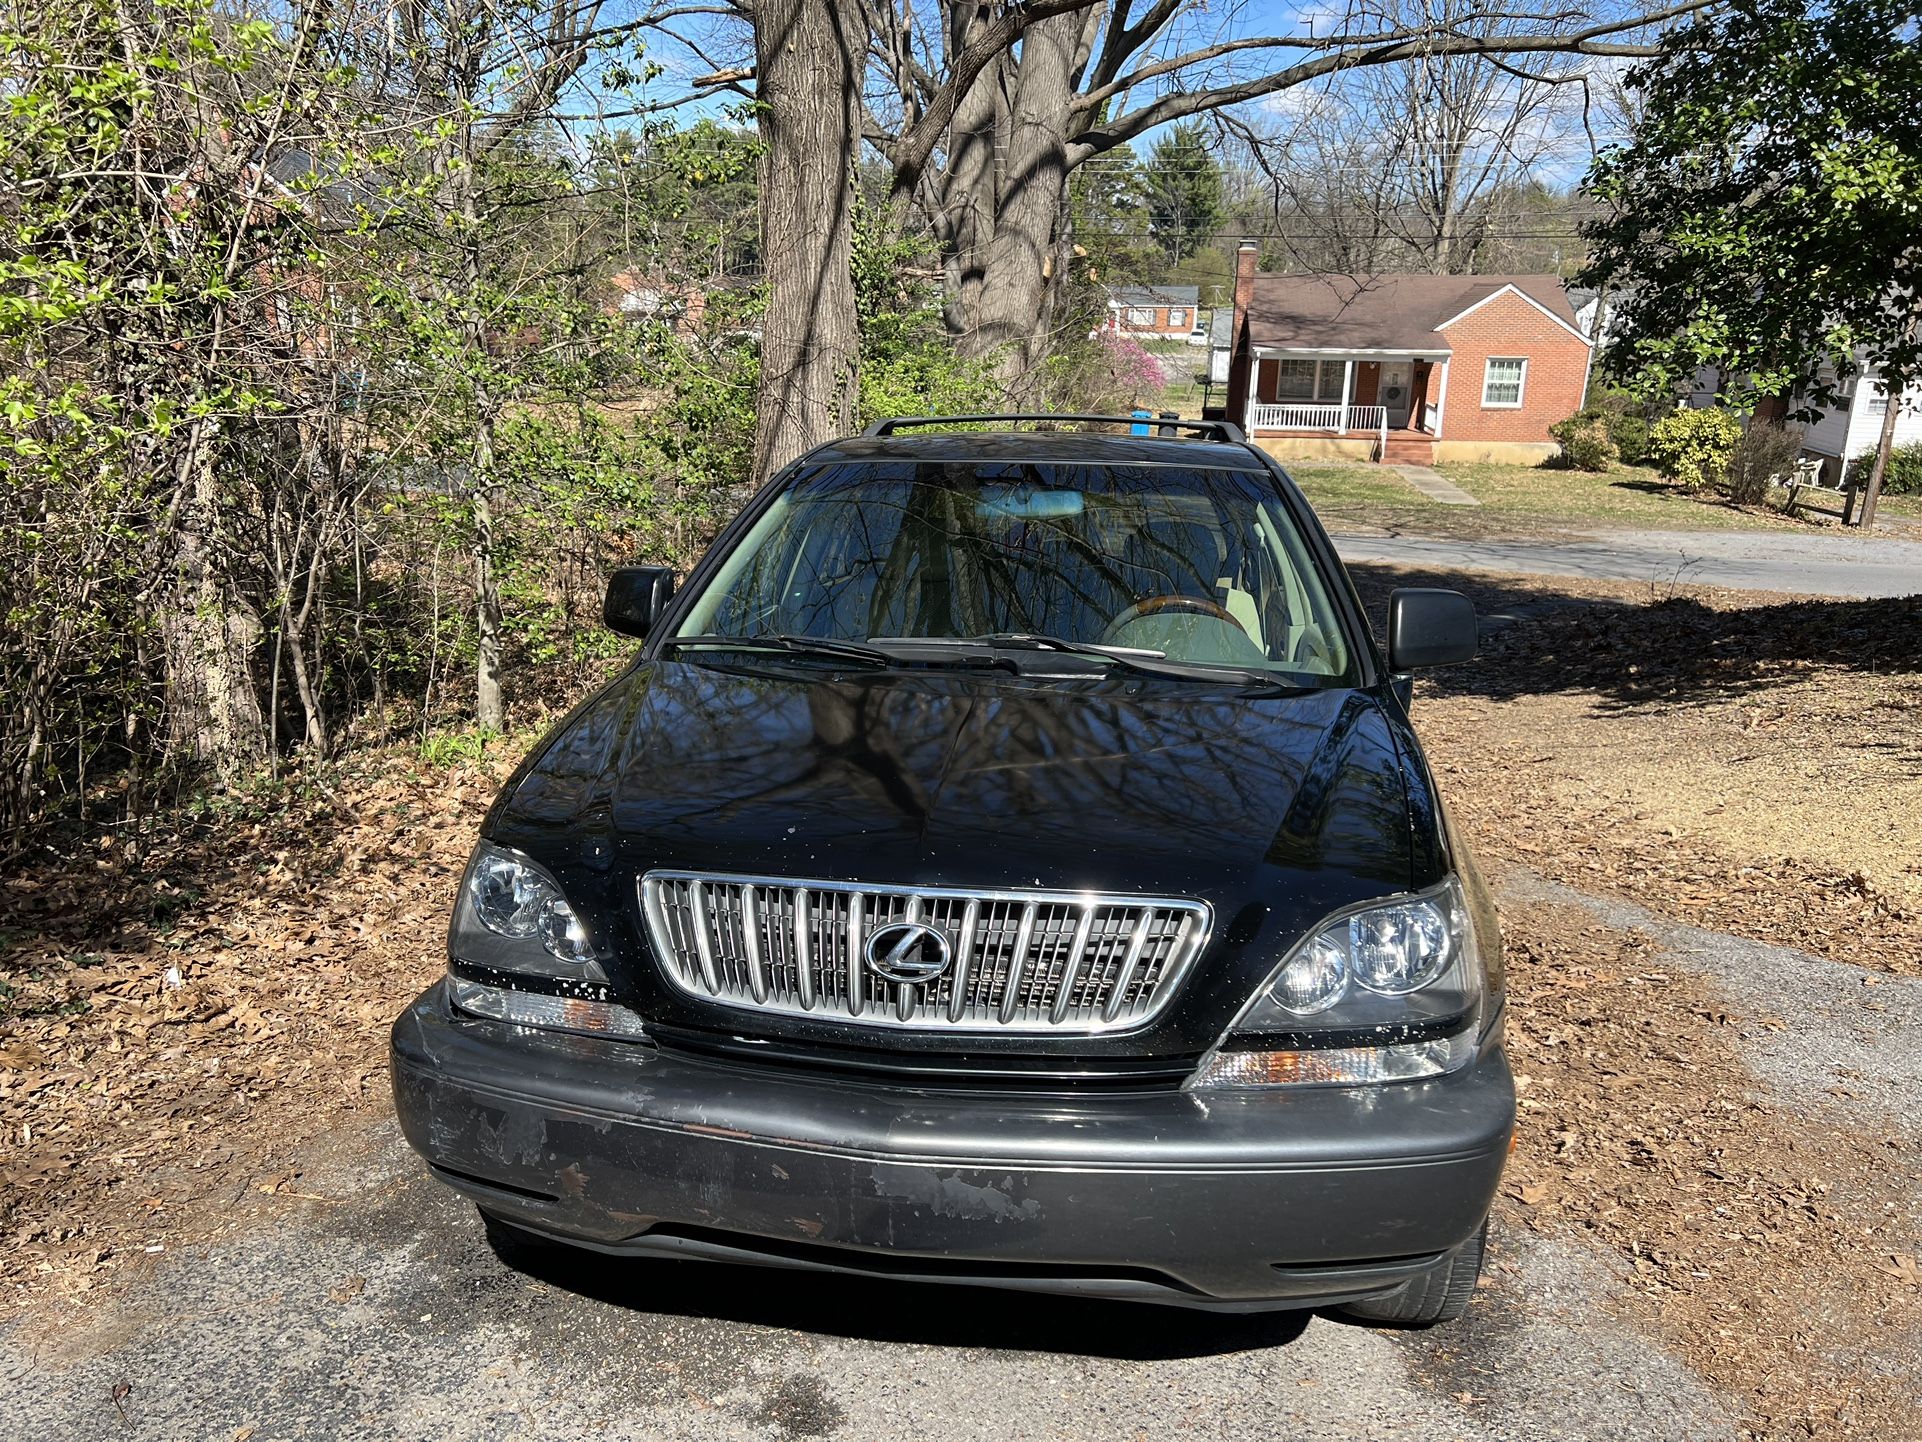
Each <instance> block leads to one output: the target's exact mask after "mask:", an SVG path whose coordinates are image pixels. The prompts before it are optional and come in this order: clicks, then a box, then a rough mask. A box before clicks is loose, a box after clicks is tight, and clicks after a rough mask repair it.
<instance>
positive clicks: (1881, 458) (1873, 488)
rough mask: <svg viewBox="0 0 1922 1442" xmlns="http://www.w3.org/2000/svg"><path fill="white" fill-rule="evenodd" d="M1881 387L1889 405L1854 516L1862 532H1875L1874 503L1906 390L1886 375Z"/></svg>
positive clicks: (1887, 461)
mask: <svg viewBox="0 0 1922 1442" xmlns="http://www.w3.org/2000/svg"><path fill="white" fill-rule="evenodd" d="M1882 384H1883V387H1884V389H1885V390H1886V391H1887V393H1888V397H1889V404H1888V408H1887V409H1886V410H1884V411H1883V412H1882V433H1881V435H1879V436H1878V437H1876V441H1875V464H1874V465H1873V466H1871V467H1869V483H1868V486H1867V487H1866V488H1865V489H1864V490H1863V492H1862V509H1861V510H1860V511H1858V512H1857V513H1856V517H1855V524H1856V525H1858V526H1860V527H1861V528H1862V529H1863V530H1865V531H1872V530H1874V529H1875V503H1876V502H1877V501H1879V500H1881V499H1882V479H1883V477H1884V476H1886V475H1887V474H1888V471H1889V452H1890V451H1892V450H1894V449H1895V419H1896V416H1897V415H1898V414H1900V412H1901V410H1902V395H1903V392H1904V391H1905V390H1906V389H1907V387H1906V386H1905V385H1904V384H1903V383H1902V382H1900V381H1898V380H1897V379H1896V378H1895V377H1893V376H1890V375H1884V376H1883V377H1882Z"/></svg>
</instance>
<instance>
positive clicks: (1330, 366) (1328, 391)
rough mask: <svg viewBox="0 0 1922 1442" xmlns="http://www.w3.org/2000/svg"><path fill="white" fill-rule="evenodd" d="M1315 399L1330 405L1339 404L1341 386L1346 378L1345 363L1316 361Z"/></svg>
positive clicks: (1346, 365)
mask: <svg viewBox="0 0 1922 1442" xmlns="http://www.w3.org/2000/svg"><path fill="white" fill-rule="evenodd" d="M1315 365H1316V367H1317V369H1316V375H1317V379H1316V381H1315V399H1316V400H1318V401H1325V402H1327V403H1328V404H1330V405H1340V404H1341V384H1342V381H1343V380H1345V379H1346V378H1347V373H1348V364H1347V362H1346V361H1317V362H1315Z"/></svg>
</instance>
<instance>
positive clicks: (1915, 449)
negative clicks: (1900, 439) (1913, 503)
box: [1849, 441, 1922, 496]
mask: <svg viewBox="0 0 1922 1442" xmlns="http://www.w3.org/2000/svg"><path fill="white" fill-rule="evenodd" d="M1874 469H1875V447H1873V446H1871V447H1869V449H1867V450H1866V451H1864V452H1862V454H1861V455H1859V456H1857V457H1856V458H1855V459H1854V460H1853V461H1851V462H1849V475H1850V476H1851V477H1852V478H1853V479H1854V480H1855V481H1856V483H1857V484H1858V485H1864V486H1866V485H1867V484H1868V483H1869V473H1870V472H1871V471H1873V470H1874ZM1882 494H1883V495H1885V496H1922V441H1910V442H1909V443H1908V444H1907V445H1903V446H1896V447H1895V448H1894V449H1893V450H1891V451H1890V452H1889V468H1888V470H1886V471H1884V472H1883V473H1882Z"/></svg>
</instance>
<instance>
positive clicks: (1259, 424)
mask: <svg viewBox="0 0 1922 1442" xmlns="http://www.w3.org/2000/svg"><path fill="white" fill-rule="evenodd" d="M1387 423H1388V410H1387V408H1386V407H1385V406H1341V405H1333V406H1322V405H1292V404H1291V405H1262V404H1259V403H1257V404H1254V405H1251V406H1249V407H1248V428H1249V429H1250V430H1251V431H1334V432H1336V433H1340V432H1342V431H1379V430H1380V429H1381V428H1382V427H1383V426H1385V425H1387Z"/></svg>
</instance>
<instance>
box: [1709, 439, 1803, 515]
mask: <svg viewBox="0 0 1922 1442" xmlns="http://www.w3.org/2000/svg"><path fill="white" fill-rule="evenodd" d="M1801 454H1802V428H1801V427H1800V426H1784V425H1778V424H1776V423H1775V422H1773V421H1750V422H1749V427H1748V429H1747V430H1746V431H1744V432H1742V438H1741V439H1740V440H1739V441H1737V442H1736V443H1735V448H1734V449H1733V450H1732V451H1730V452H1729V459H1728V481H1727V485H1728V495H1729V499H1730V500H1732V501H1734V502H1735V503H1736V504H1737V505H1743V506H1760V505H1764V504H1766V503H1767V501H1768V498H1769V487H1770V486H1775V485H1787V484H1788V482H1789V479H1790V478H1791V477H1792V476H1793V475H1794V473H1795V462H1796V459H1797V458H1798V457H1799V456H1800V455H1801Z"/></svg>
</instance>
